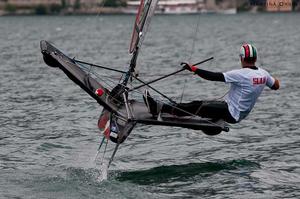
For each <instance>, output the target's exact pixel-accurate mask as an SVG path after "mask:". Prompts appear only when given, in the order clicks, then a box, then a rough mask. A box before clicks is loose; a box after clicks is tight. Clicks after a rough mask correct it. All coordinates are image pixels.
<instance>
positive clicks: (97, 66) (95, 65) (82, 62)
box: [73, 59, 126, 74]
mask: <svg viewBox="0 0 300 199" xmlns="http://www.w3.org/2000/svg"><path fill="white" fill-rule="evenodd" d="M73 61H75V62H78V63H81V64H86V65H89V66H92V67H96V68H102V69H105V70H110V71H115V72H119V73H123V74H125V73H126V72H125V71H122V70H118V69H114V68H109V67H106V66H100V65H97V64H92V63H88V62H84V61H80V60H77V59H73Z"/></svg>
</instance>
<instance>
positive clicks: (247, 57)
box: [240, 44, 257, 67]
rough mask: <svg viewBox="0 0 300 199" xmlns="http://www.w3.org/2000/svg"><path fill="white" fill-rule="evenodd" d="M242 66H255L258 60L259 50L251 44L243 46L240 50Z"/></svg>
mask: <svg viewBox="0 0 300 199" xmlns="http://www.w3.org/2000/svg"><path fill="white" fill-rule="evenodd" d="M240 58H241V64H242V66H243V67H245V66H254V65H255V62H256V59H257V50H256V48H255V46H253V45H251V44H243V45H242V46H241V49H240Z"/></svg>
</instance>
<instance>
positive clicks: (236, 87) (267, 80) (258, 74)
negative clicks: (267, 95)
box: [223, 68, 275, 121]
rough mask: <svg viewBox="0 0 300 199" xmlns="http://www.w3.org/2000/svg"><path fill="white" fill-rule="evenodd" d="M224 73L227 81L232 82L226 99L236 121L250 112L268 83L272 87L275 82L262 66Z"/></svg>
mask: <svg viewBox="0 0 300 199" xmlns="http://www.w3.org/2000/svg"><path fill="white" fill-rule="evenodd" d="M223 75H224V77H225V82H226V83H230V84H231V87H230V91H229V93H228V94H227V96H226V98H225V101H226V102H227V104H228V109H229V112H230V114H231V115H232V117H233V118H234V119H235V120H236V121H241V120H242V119H244V118H245V117H246V116H247V115H248V114H249V113H250V111H251V110H252V108H253V107H254V104H255V102H256V100H257V98H258V97H259V95H260V94H261V92H262V91H263V89H264V87H265V86H266V85H267V86H268V87H269V88H271V87H272V86H273V85H274V83H275V79H274V78H273V77H272V76H271V75H270V74H269V73H268V72H267V71H265V70H264V69H262V68H258V69H257V70H255V69H250V68H242V69H238V70H232V71H228V72H226V73H223Z"/></svg>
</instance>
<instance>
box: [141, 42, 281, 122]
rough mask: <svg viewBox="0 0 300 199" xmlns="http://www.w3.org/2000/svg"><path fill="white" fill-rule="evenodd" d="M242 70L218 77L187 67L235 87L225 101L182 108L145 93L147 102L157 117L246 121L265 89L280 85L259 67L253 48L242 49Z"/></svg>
mask: <svg viewBox="0 0 300 199" xmlns="http://www.w3.org/2000/svg"><path fill="white" fill-rule="evenodd" d="M240 58H241V65H242V68H241V69H237V70H232V71H228V72H225V73H215V72H210V71H206V70H202V69H199V68H197V67H196V66H193V65H190V64H187V63H183V65H184V66H183V67H184V68H185V69H187V70H189V71H191V72H194V73H195V74H197V75H199V76H200V77H202V78H204V79H206V80H210V81H221V82H225V83H229V84H230V85H231V87H230V91H229V93H228V94H227V96H226V97H225V101H192V102H190V103H180V104H162V103H159V102H157V101H155V100H154V99H153V98H152V97H151V96H150V94H149V93H148V91H147V90H146V91H145V94H144V96H143V97H144V101H145V103H146V105H147V107H148V110H149V112H150V113H151V114H152V115H153V116H154V117H157V115H158V114H159V113H160V112H161V113H170V114H174V115H177V116H188V115H191V114H192V115H199V116H201V117H205V118H212V119H216V120H218V119H223V120H225V121H226V122H228V123H237V122H240V121H241V120H243V119H244V118H245V117H246V116H247V115H248V114H249V113H250V112H251V110H252V108H253V107H254V105H255V103H256V100H257V98H258V97H259V96H260V94H261V93H262V91H263V89H264V87H265V86H268V87H269V88H271V89H273V90H277V89H279V87H280V84H279V81H278V80H277V79H276V78H274V77H272V76H271V75H270V74H269V73H268V72H267V71H265V70H264V69H262V68H259V67H256V66H255V62H256V60H257V50H256V48H255V47H254V46H253V45H250V44H244V45H243V46H242V47H241V49H240Z"/></svg>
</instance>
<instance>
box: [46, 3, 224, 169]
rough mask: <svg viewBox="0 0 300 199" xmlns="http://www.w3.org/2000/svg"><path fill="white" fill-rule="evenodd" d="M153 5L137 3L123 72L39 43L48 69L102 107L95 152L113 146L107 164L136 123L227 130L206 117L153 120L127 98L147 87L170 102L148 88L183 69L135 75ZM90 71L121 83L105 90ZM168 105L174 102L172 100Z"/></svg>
mask: <svg viewBox="0 0 300 199" xmlns="http://www.w3.org/2000/svg"><path fill="white" fill-rule="evenodd" d="M157 3H158V0H140V6H139V8H138V12H137V15H136V19H135V22H134V27H133V33H132V38H131V43H130V47H129V53H130V55H131V60H130V64H129V66H128V70H127V71H122V70H118V69H113V68H110V67H104V66H100V65H96V64H92V63H88V62H85V61H81V60H77V59H75V58H70V57H68V56H67V55H65V54H64V53H62V52H61V51H60V50H59V49H57V48H56V47H54V45H52V44H51V43H49V42H47V41H44V40H43V41H41V42H40V48H41V53H42V54H43V59H44V62H45V63H46V64H47V65H49V66H51V67H56V68H59V69H61V70H62V71H63V72H64V73H65V74H66V75H67V77H68V78H70V79H71V80H72V81H73V82H74V83H75V84H77V85H78V86H80V87H81V88H82V89H83V90H84V91H85V92H86V93H87V94H89V95H90V96H91V97H92V98H93V99H94V100H96V102H98V104H99V105H100V106H102V107H103V110H102V113H101V114H100V117H99V120H98V127H99V129H100V130H101V132H102V133H103V134H104V136H103V139H102V141H101V143H100V146H99V149H98V152H99V151H100V149H101V147H102V145H103V143H105V142H106V144H107V142H108V141H111V142H113V143H116V146H115V149H114V152H113V154H112V156H111V158H110V161H109V165H110V164H111V162H112V160H113V158H114V156H115V154H116V152H117V150H118V147H119V145H120V144H121V143H123V142H124V141H125V140H126V138H127V137H128V136H129V135H130V133H131V132H132V130H133V129H134V127H135V126H136V125H137V124H142V125H160V126H175V127H182V128H187V129H194V130H201V131H202V132H204V133H205V134H208V135H216V134H219V133H220V132H222V131H226V132H227V131H229V127H228V126H227V124H226V123H225V122H224V121H222V120H219V121H217V122H216V121H213V120H212V119H210V118H201V117H199V116H196V115H192V114H191V116H188V117H178V116H175V115H171V114H164V115H162V116H160V118H157V117H154V116H153V115H152V114H150V113H149V112H148V109H147V106H146V105H145V103H144V102H143V101H139V100H136V99H131V98H130V95H129V94H130V93H131V92H135V91H136V90H138V89H141V88H143V87H148V88H149V89H152V90H154V91H155V92H157V93H158V94H160V95H161V96H162V97H164V98H166V99H168V100H169V101H172V99H170V98H169V97H168V96H166V95H164V94H163V93H161V92H159V91H158V90H157V89H155V88H154V87H152V86H151V84H152V83H154V82H158V81H161V80H162V79H165V78H167V77H170V76H172V75H175V74H177V73H179V72H181V71H183V70H184V69H179V70H177V71H174V72H173V73H170V74H166V75H164V76H162V77H159V78H156V79H154V80H152V81H148V82H145V81H143V80H142V79H141V78H140V77H138V76H137V74H136V63H137V58H138V54H139V51H140V49H141V47H142V43H143V41H144V39H145V36H146V33H147V30H148V27H149V25H150V21H151V18H152V16H153V15H154V12H155V8H156V6H157ZM211 59H213V58H212V57H211V58H208V59H206V60H203V61H201V62H199V63H196V64H194V65H197V64H202V63H205V62H207V61H209V60H211ZM93 68H101V69H103V70H110V71H113V72H116V73H119V74H120V76H121V80H120V81H119V82H118V83H117V84H116V85H114V86H113V87H112V88H109V87H108V86H105V85H106V82H105V81H101V78H100V79H99V78H98V77H99V76H101V74H98V73H96V72H94V70H92V69H93ZM132 81H136V82H139V83H140V85H139V86H136V87H130V85H131V84H130V82H132ZM172 102H173V103H174V101H172Z"/></svg>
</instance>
